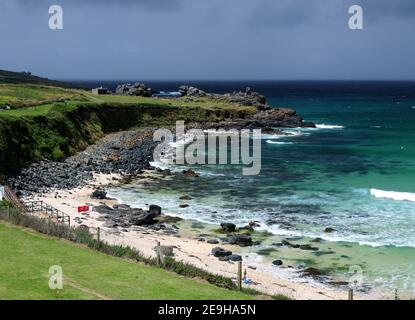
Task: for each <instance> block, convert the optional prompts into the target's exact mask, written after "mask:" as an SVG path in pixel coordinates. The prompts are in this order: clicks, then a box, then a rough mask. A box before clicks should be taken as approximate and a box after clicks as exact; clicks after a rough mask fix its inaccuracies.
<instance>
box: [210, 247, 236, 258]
mask: <svg viewBox="0 0 415 320" xmlns="http://www.w3.org/2000/svg"><path fill="white" fill-rule="evenodd" d="M212 254H213V255H214V256H215V257H227V256H230V255H232V251H229V250H225V249H223V248H220V247H215V248H213V249H212Z"/></svg>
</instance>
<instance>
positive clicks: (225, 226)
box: [220, 222, 236, 232]
mask: <svg viewBox="0 0 415 320" xmlns="http://www.w3.org/2000/svg"><path fill="white" fill-rule="evenodd" d="M220 226H221V228H222V230H223V231H225V232H234V231H235V229H236V225H235V224H233V223H230V222H222V223H221V224H220Z"/></svg>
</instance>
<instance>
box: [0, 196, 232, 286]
mask: <svg viewBox="0 0 415 320" xmlns="http://www.w3.org/2000/svg"><path fill="white" fill-rule="evenodd" d="M33 207H34V208H35V207H36V206H35V204H33ZM0 220H5V221H8V222H10V223H13V224H16V225H20V226H23V227H27V228H31V229H34V230H36V231H38V232H41V233H44V234H48V235H51V236H54V237H58V238H63V239H66V240H69V241H72V242H75V243H80V244H84V245H86V246H88V247H90V248H91V249H93V250H96V251H100V252H102V253H105V254H108V255H112V256H115V257H119V258H126V259H129V260H134V261H138V262H142V263H145V264H148V265H152V266H158V267H161V268H163V269H166V270H169V271H172V272H175V273H177V274H180V275H183V276H187V277H190V278H200V279H204V280H206V281H208V282H209V283H211V284H214V285H216V286H218V287H222V288H227V289H237V286H236V285H235V284H234V283H233V282H232V280H231V279H230V278H227V277H225V276H221V275H217V274H212V273H210V272H209V271H206V270H204V269H200V268H198V267H196V266H194V265H192V264H189V263H185V262H182V261H177V260H175V259H173V258H170V257H165V259H164V263H163V264H161V265H160V264H158V261H157V259H156V258H152V257H148V256H145V255H143V254H142V253H141V252H140V251H138V250H136V249H134V248H132V247H130V246H125V245H116V244H109V243H107V242H105V241H103V240H102V239H100V236H101V233H102V231H103V230H100V229H97V232H96V233H95V232H94V234H93V233H91V231H94V230H93V229H94V228H91V229H92V230H90V229H89V228H84V227H82V226H80V227H71V226H69V225H68V224H65V223H56V222H55V221H51V219H48V218H42V217H39V216H35V215H32V214H27V213H25V212H24V211H22V210H21V209H19V208H14V207H1V206H0Z"/></svg>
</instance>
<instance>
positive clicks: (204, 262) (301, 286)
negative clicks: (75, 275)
mask: <svg viewBox="0 0 415 320" xmlns="http://www.w3.org/2000/svg"><path fill="white" fill-rule="evenodd" d="M121 181H122V177H121V176H120V175H118V174H94V179H93V181H91V182H90V183H89V184H88V185H87V186H84V187H79V188H75V189H71V190H54V191H50V192H48V193H44V194H37V195H34V196H31V197H30V198H27V199H25V200H30V201H32V200H41V201H44V202H45V203H47V204H49V205H51V206H53V207H55V208H57V209H59V210H61V211H63V212H65V213H66V214H68V215H69V216H70V217H71V221H72V224H73V225H80V224H82V225H86V226H88V227H89V228H90V231H91V233H94V232H96V230H97V229H96V228H97V227H100V229H101V239H102V240H104V241H106V242H108V243H110V244H120V245H128V246H131V247H134V248H136V249H138V250H139V251H141V252H142V253H143V254H145V255H147V256H155V251H154V247H155V246H156V243H157V242H158V241H159V242H160V244H161V245H162V246H173V247H174V257H175V259H177V260H182V261H184V262H188V263H191V264H193V265H195V266H197V267H199V268H203V269H206V270H208V271H210V272H212V273H215V274H220V275H223V276H226V277H229V278H232V279H234V280H236V275H237V263H235V262H230V261H228V262H222V261H219V260H218V259H217V258H216V257H214V256H213V255H212V254H211V250H212V248H214V247H217V246H220V247H222V248H224V249H228V250H231V251H232V252H234V253H238V249H240V248H239V247H237V246H234V245H225V244H224V245H222V244H220V245H218V244H208V243H206V242H201V241H198V240H196V239H193V238H188V237H182V236H178V235H166V234H165V233H163V232H162V231H156V230H152V229H149V228H146V227H140V226H132V227H129V228H127V229H125V228H118V229H114V228H106V227H104V226H103V225H104V223H105V221H104V220H105V219H102V218H101V214H100V213H98V212H96V211H94V206H97V205H100V204H107V205H109V206H112V205H114V204H116V203H117V201H116V200H114V199H106V200H98V199H94V198H91V194H92V192H93V191H94V190H95V189H96V188H98V187H105V186H109V185H112V186H114V184H119V183H121ZM81 205H89V206H90V211H89V212H87V213H78V212H77V207H78V206H81ZM143 209H147V208H143ZM163 214H168V208H167V209H165V208H163ZM79 219H81V220H79ZM76 220H78V221H81V223H75V221H76ZM241 255H242V257H243V270H244V272H245V270H246V274H247V277H248V278H249V279H250V280H251V281H252V284H249V285H248V284H244V287H248V288H254V289H256V290H258V291H261V292H264V293H267V294H271V295H274V294H283V295H286V296H288V297H291V298H293V299H299V300H333V299H334V300H346V299H347V296H348V292H347V288H345V287H341V288H327V286H324V285H322V284H319V283H317V282H315V281H313V280H310V279H308V278H301V277H299V276H298V277H296V278H295V279H293V274H294V271H293V270H290V268H287V267H276V266H270V265H269V264H265V263H262V261H261V260H262V259H261V256H259V255H257V254H254V253H250V254H246V253H241ZM354 298H355V299H373V298H382V297H381V296H379V295H376V297H375V296H374V294H373V292H371V293H370V295H369V294H361V293H355V295H354ZM383 298H386V297H383Z"/></svg>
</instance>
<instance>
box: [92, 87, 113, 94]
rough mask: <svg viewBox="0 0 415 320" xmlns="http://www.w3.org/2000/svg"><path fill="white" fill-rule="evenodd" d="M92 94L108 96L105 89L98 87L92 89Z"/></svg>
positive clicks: (107, 91)
mask: <svg viewBox="0 0 415 320" xmlns="http://www.w3.org/2000/svg"><path fill="white" fill-rule="evenodd" d="M92 93H93V94H109V93H110V92H109V90H108V89H107V88H103V87H98V88H95V89H92Z"/></svg>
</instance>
